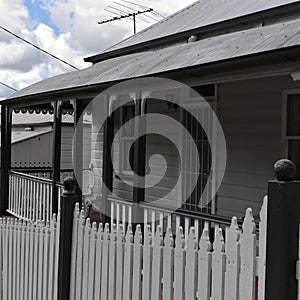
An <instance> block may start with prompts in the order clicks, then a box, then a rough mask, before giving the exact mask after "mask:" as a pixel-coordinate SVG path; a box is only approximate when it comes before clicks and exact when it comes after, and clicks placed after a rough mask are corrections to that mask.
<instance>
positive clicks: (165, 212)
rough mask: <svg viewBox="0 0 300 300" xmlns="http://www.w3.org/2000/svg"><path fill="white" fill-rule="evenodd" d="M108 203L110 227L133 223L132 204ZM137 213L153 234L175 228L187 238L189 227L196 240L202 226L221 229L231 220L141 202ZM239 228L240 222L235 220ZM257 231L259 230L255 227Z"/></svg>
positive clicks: (123, 201)
mask: <svg viewBox="0 0 300 300" xmlns="http://www.w3.org/2000/svg"><path fill="white" fill-rule="evenodd" d="M108 201H109V202H110V216H111V222H110V225H111V226H113V224H116V225H123V226H124V227H127V226H128V225H131V224H132V223H133V215H132V214H133V209H134V206H133V203H132V202H129V201H125V200H121V199H115V198H109V199H108ZM138 213H139V214H141V216H142V217H140V218H139V223H143V224H148V225H150V228H151V230H152V234H154V233H155V230H156V228H157V226H158V225H159V226H160V227H161V228H162V230H163V232H165V231H166V230H167V229H168V228H171V229H172V230H173V232H175V231H176V228H179V227H182V228H183V232H184V235H185V236H188V234H189V230H190V228H191V227H194V228H195V236H196V239H197V240H198V239H199V238H200V234H201V231H202V229H203V228H204V226H206V227H207V228H212V227H214V225H215V224H218V225H220V226H221V227H226V226H230V224H231V221H232V220H231V218H227V217H224V216H219V215H213V214H208V213H203V212H195V211H188V210H184V209H176V210H175V209H174V210H172V209H171V208H168V207H163V206H157V205H153V204H151V203H146V202H142V203H139V204H138ZM237 222H238V225H239V226H240V227H241V225H242V222H241V220H237ZM257 230H259V228H258V226H257Z"/></svg>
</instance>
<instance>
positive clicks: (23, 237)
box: [0, 215, 59, 300]
mask: <svg viewBox="0 0 300 300" xmlns="http://www.w3.org/2000/svg"><path fill="white" fill-rule="evenodd" d="M58 228H59V221H57V219H56V216H55V215H53V218H52V219H51V221H50V222H47V223H46V224H45V223H44V222H38V223H37V224H32V223H28V222H26V221H23V220H17V219H12V218H8V219H2V218H0V272H1V274H2V277H1V280H0V287H1V289H0V293H1V295H0V296H1V299H5V300H18V299H24V300H31V299H37V300H55V299H56V293H55V291H57V288H56V285H57V271H58V247H57V246H58V242H59V236H58V235H59V231H58Z"/></svg>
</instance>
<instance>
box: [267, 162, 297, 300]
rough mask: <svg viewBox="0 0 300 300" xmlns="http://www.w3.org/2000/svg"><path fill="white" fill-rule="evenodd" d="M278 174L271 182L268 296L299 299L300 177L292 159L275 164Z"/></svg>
mask: <svg viewBox="0 0 300 300" xmlns="http://www.w3.org/2000/svg"><path fill="white" fill-rule="evenodd" d="M275 176H276V179H277V180H276V181H270V182H269V186H268V221H267V253H266V254H267V258H266V290H265V300H283V299H289V300H297V288H298V282H297V280H296V262H297V260H298V243H299V221H300V181H296V180H295V179H296V167H295V165H294V164H293V163H292V162H291V161H289V160H280V161H278V162H277V163H276V164H275Z"/></svg>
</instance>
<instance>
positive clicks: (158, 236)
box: [153, 225, 164, 247]
mask: <svg viewBox="0 0 300 300" xmlns="http://www.w3.org/2000/svg"><path fill="white" fill-rule="evenodd" d="M163 244H164V239H163V230H162V226H161V225H158V226H157V228H156V232H155V235H154V240H153V245H155V246H163ZM155 246H154V247H155Z"/></svg>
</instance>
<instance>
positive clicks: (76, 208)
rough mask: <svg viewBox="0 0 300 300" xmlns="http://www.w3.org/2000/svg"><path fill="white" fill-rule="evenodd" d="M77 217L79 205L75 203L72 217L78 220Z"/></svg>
mask: <svg viewBox="0 0 300 300" xmlns="http://www.w3.org/2000/svg"><path fill="white" fill-rule="evenodd" d="M79 215H80V207H79V203H76V204H75V208H74V217H76V218H79Z"/></svg>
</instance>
